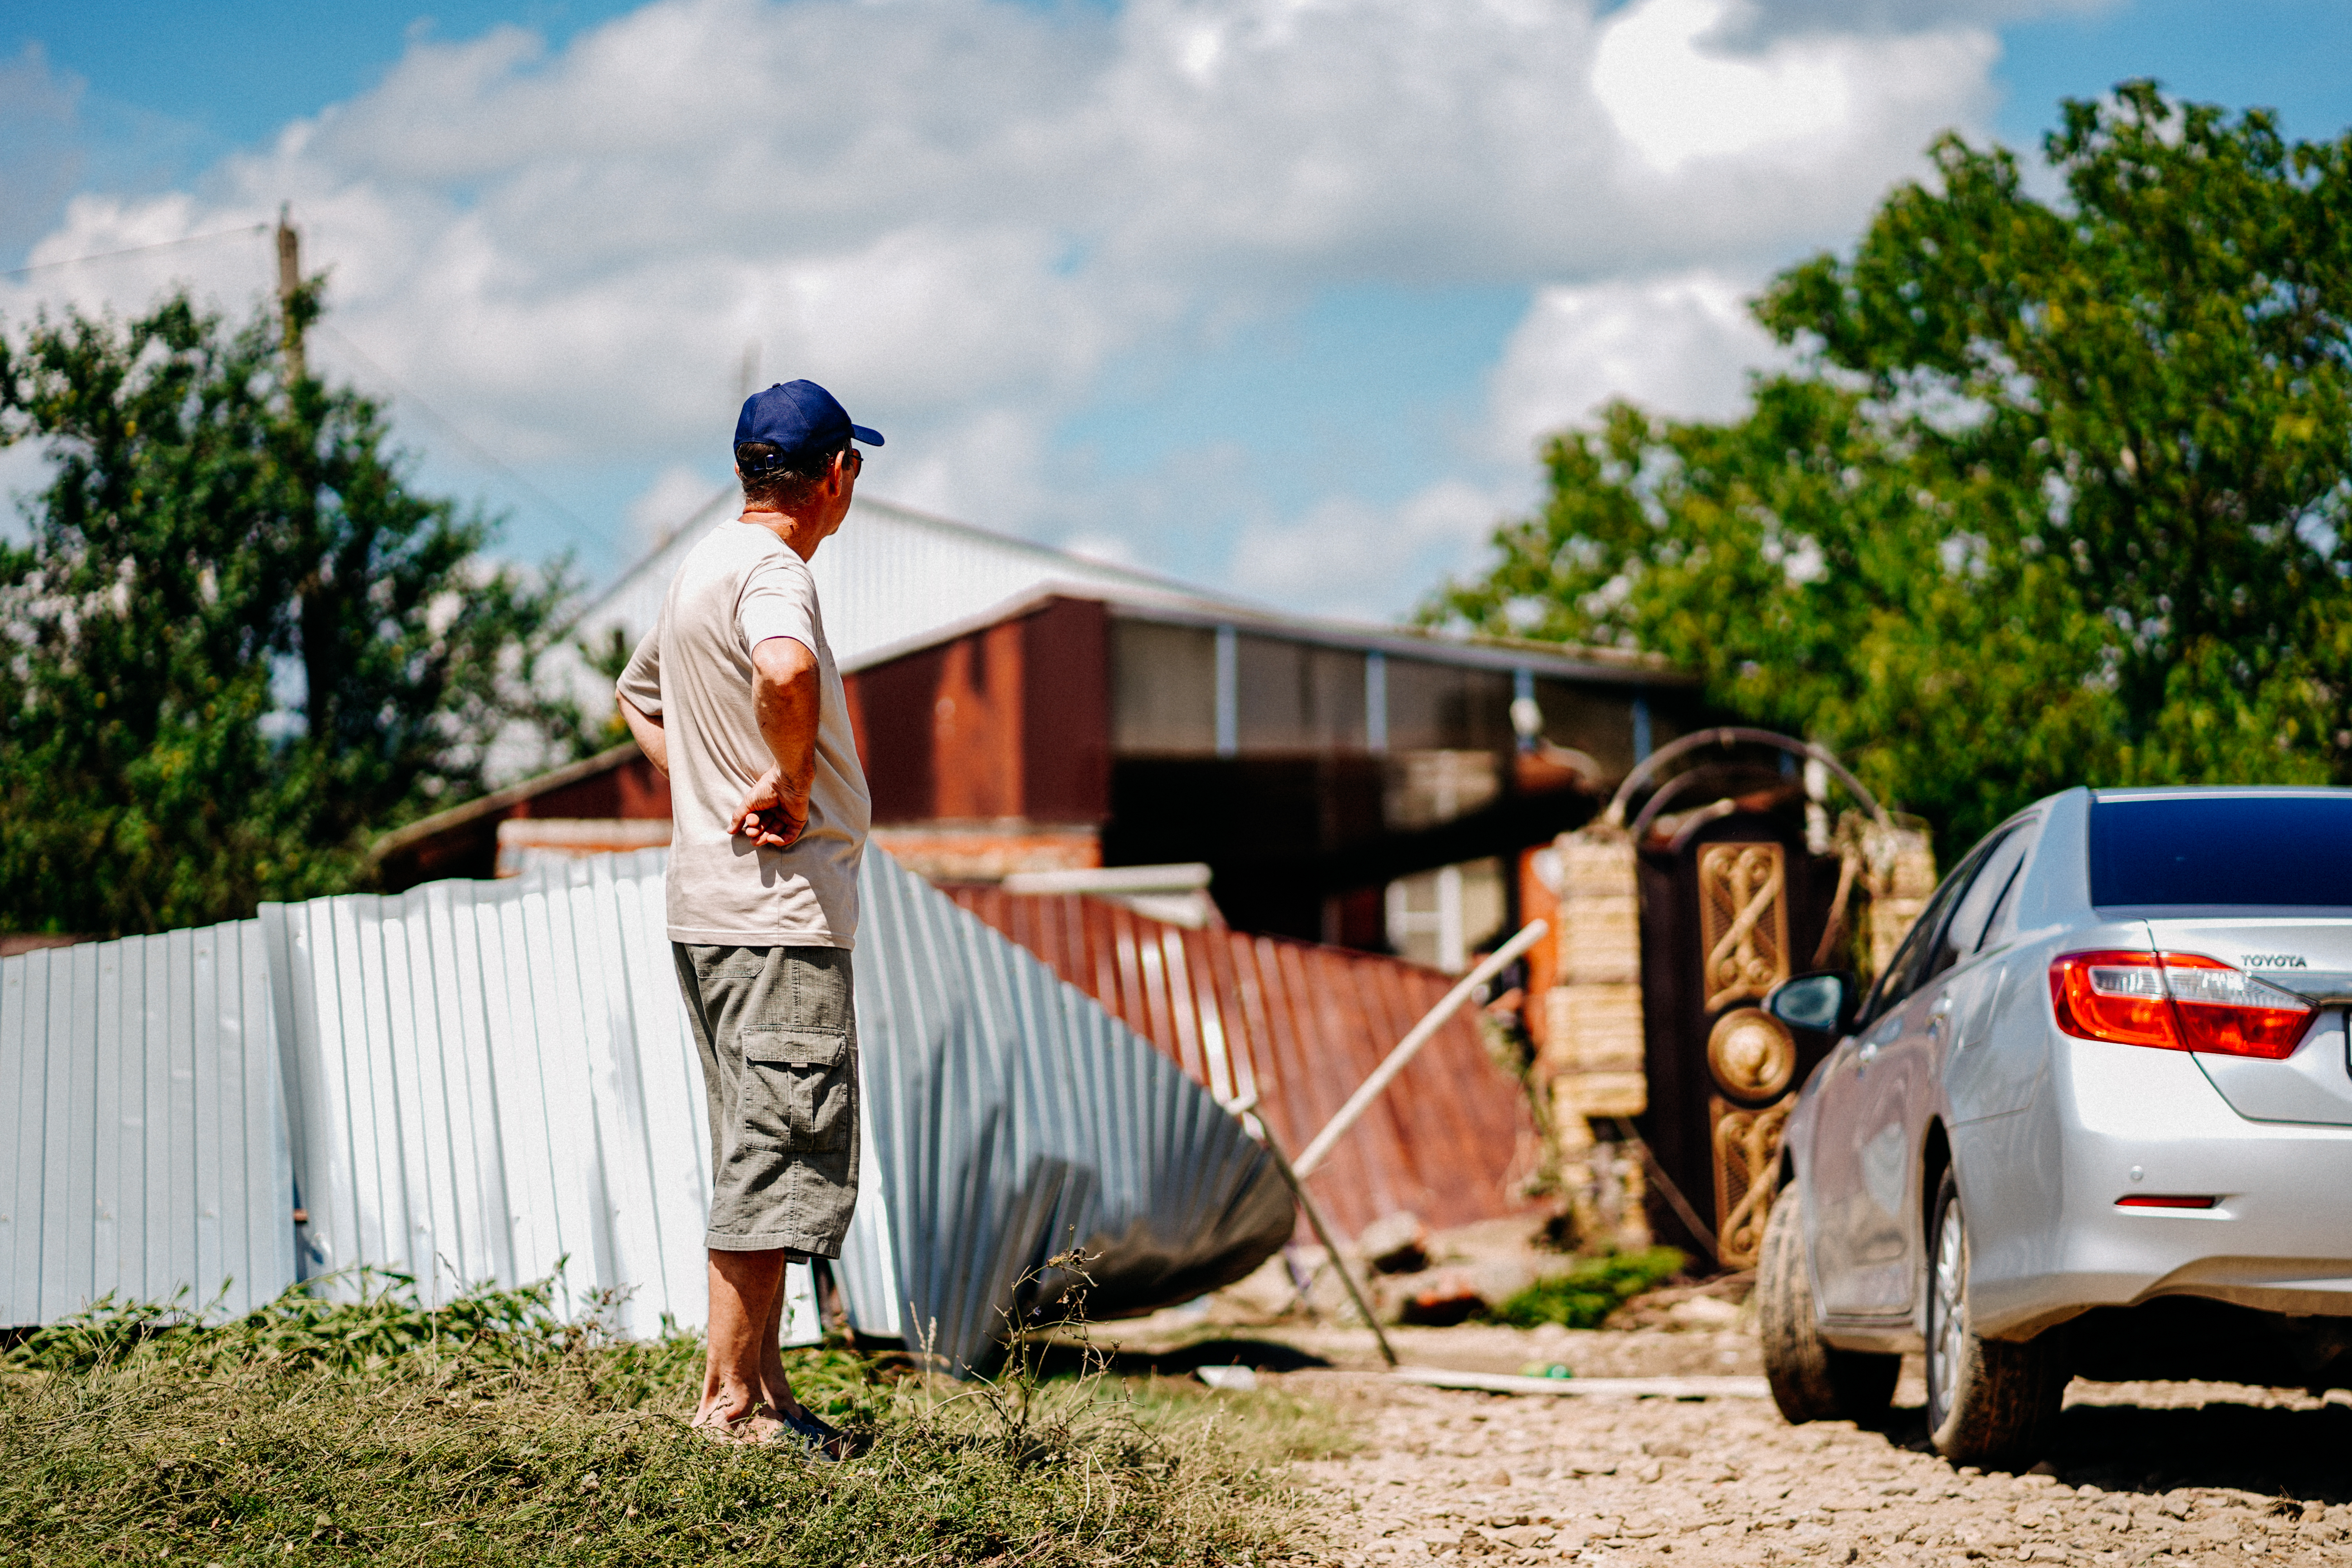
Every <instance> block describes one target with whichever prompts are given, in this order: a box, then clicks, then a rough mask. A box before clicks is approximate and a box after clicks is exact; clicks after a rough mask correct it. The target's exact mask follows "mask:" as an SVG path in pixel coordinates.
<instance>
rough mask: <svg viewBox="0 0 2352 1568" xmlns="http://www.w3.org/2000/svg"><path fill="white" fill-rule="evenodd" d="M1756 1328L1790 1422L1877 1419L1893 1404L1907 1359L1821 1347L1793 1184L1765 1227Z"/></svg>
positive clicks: (1776, 1398) (1777, 1400) (1767, 1373)
mask: <svg viewBox="0 0 2352 1568" xmlns="http://www.w3.org/2000/svg"><path fill="white" fill-rule="evenodd" d="M1756 1327H1757V1331H1758V1334H1759V1337H1760V1338H1761V1339H1762V1340H1763V1342H1764V1380H1765V1382H1767V1383H1768V1384H1770V1385H1771V1388H1772V1403H1773V1404H1775V1405H1779V1406H1780V1414H1781V1415H1785V1416H1787V1417H1788V1418H1789V1419H1790V1421H1798V1422H1802V1421H1858V1422H1868V1421H1874V1420H1876V1419H1877V1418H1878V1417H1879V1416H1881V1415H1885V1413H1886V1407H1887V1405H1889V1404H1890V1403H1892V1402H1893V1400H1894V1398H1895V1373H1897V1372H1898V1371H1900V1370H1901V1369H1902V1365H1903V1358H1902V1357H1901V1356H1892V1355H1871V1354H1868V1353H1866V1352H1861V1351H1842V1350H1839V1349H1838V1348H1836V1347H1835V1346H1834V1345H1831V1344H1827V1343H1824V1342H1822V1336H1821V1331H1820V1329H1819V1328H1818V1327H1817V1326H1816V1324H1815V1322H1814V1321H1813V1287H1812V1275H1811V1271H1810V1270H1809V1269H1807V1268H1806V1267H1805V1221H1804V1215H1803V1213H1802V1211H1801V1208H1800V1207H1799V1199H1798V1196H1797V1188H1796V1184H1794V1183H1791V1184H1789V1185H1788V1186H1786V1187H1783V1188H1781V1189H1780V1197H1779V1199H1778V1200H1777V1201H1775V1202H1774V1204H1773V1205H1772V1214H1771V1217H1770V1218H1769V1219H1767V1220H1766V1221H1765V1222H1764V1247H1763V1251H1762V1256H1761V1257H1759V1258H1758V1259H1757V1267H1756Z"/></svg>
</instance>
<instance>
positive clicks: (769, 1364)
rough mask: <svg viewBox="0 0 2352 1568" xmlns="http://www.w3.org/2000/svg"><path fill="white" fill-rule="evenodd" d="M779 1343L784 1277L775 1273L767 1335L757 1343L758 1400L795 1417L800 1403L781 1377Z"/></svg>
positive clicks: (781, 1348) (781, 1351)
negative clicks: (774, 1294)
mask: <svg viewBox="0 0 2352 1568" xmlns="http://www.w3.org/2000/svg"><path fill="white" fill-rule="evenodd" d="M787 1261H789V1255H787ZM783 1339H784V1276H783V1272H782V1270H779V1271H778V1272H777V1275H776V1299H775V1300H774V1301H773V1302H772V1303H770V1305H769V1307H768V1331H767V1333H766V1334H765V1335H764V1336H762V1337H761V1341H760V1397H761V1398H762V1399H764V1400H766V1401H767V1402H768V1403H769V1404H770V1405H772V1406H774V1407H775V1408H776V1409H777V1410H778V1411H780V1412H781V1413H782V1414H783V1415H799V1414H800V1413H801V1402H800V1401H799V1400H797V1399H795V1398H793V1385H792V1380H791V1379H789V1378H787V1377H786V1376H785V1375H784V1351H783Z"/></svg>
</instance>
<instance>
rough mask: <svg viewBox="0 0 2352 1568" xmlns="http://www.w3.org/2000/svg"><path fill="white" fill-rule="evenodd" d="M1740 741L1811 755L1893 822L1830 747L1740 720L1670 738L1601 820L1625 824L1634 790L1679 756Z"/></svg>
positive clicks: (1883, 822) (1882, 819) (1629, 779)
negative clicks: (1756, 726)
mask: <svg viewBox="0 0 2352 1568" xmlns="http://www.w3.org/2000/svg"><path fill="white" fill-rule="evenodd" d="M1738 742H1748V744H1750V745H1758V746H1778V747H1779V748H1780V750H1782V751H1784V752H1794V753H1795V754H1797V755H1798V756H1801V757H1811V759H1812V760H1813V761H1815V762H1817V763H1821V764H1822V766H1823V767H1825V768H1827V769H1829V771H1830V772H1831V773H1833V774H1835V775H1836V777H1837V781H1838V783H1840V784H1843V785H1845V787H1846V788H1847V789H1848V790H1850V791H1851V792H1853V798H1854V799H1856V800H1858V801H1860V802H1861V803H1862V804H1863V805H1864V808H1865V809H1867V810H1868V811H1869V813H1870V815H1871V816H1873V817H1874V818H1876V819H1877V821H1878V824H1879V826H1882V827H1884V826H1889V825H1890V824H1891V821H1892V819H1891V818H1889V817H1888V816H1887V815H1886V808H1885V806H1884V805H1880V804H1879V803H1878V797H1877V796H1876V795H1873V794H1871V793H1870V792H1869V791H1868V790H1866V789H1864V788H1863V787H1862V781H1861V780H1860V779H1858V778H1856V777H1854V776H1853V774H1852V773H1848V772H1846V768H1845V764H1844V763H1841V762H1839V761H1838V760H1837V758H1836V756H1835V755H1833V754H1832V752H1831V751H1830V750H1829V748H1828V747H1826V746H1822V745H1819V744H1816V743H1815V742H1811V741H1799V740H1793V739H1791V738H1790V737H1789V736H1787V735H1781V734H1776V733H1774V732H1773V731H1770V730H1751V729H1748V727H1746V726H1745V725H1739V724H1727V725H1723V726H1721V727H1719V728H1717V729H1713V730H1700V731H1695V732H1693V733H1691V734H1688V735H1685V736H1684V737H1683V738H1682V739H1681V740H1679V741H1670V742H1667V743H1666V744H1664V745H1663V746H1661V747H1659V748H1658V749H1657V750H1656V751H1654V752H1651V753H1650V754H1649V755H1648V756H1646V757H1644V758H1643V759H1642V761H1641V762H1640V763H1636V764H1635V765H1634V768H1633V772H1632V773H1627V774H1626V775H1625V782H1624V783H1623V784H1619V785H1618V786H1617V793H1616V794H1615V795H1612V796H1610V798H1609V806H1608V809H1607V810H1605V811H1603V812H1602V813H1601V821H1602V822H1604V823H1607V824H1608V825H1609V826H1612V827H1622V826H1625V807H1626V806H1627V805H1631V804H1632V802H1633V792H1634V791H1636V790H1638V789H1640V788H1641V787H1642V785H1643V784H1645V783H1647V782H1648V781H1649V779H1650V777H1651V775H1653V774H1654V773H1656V772H1657V771H1658V770H1659V769H1660V768H1662V767H1664V766H1665V765H1666V764H1667V763H1670V762H1673V761H1674V760H1675V758H1676V757H1679V756H1683V755H1685V754H1686V753H1688V752H1695V751H1697V750H1698V749H1699V748H1700V747H1702V746H1710V745H1712V746H1729V745H1733V744H1736V743H1738Z"/></svg>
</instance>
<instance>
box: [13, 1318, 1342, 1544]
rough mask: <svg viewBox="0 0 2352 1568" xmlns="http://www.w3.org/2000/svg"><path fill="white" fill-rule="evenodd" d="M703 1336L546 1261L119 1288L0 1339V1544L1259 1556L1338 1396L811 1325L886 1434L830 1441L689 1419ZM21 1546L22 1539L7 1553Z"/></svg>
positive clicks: (864, 1414)
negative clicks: (234, 1310) (202, 1294)
mask: <svg viewBox="0 0 2352 1568" xmlns="http://www.w3.org/2000/svg"><path fill="white" fill-rule="evenodd" d="M701 1359H702V1347H701V1343H700V1341H699V1340H698V1339H696V1338H693V1337H690V1336H685V1335H677V1334H673V1335H670V1336H667V1337H665V1338H664V1339H661V1340H659V1341H655V1342H629V1341H622V1340H617V1339H614V1338H613V1337H611V1336H609V1335H607V1334H605V1333H604V1332H603V1331H601V1329H600V1328H599V1327H598V1326H597V1325H596V1324H595V1323H594V1322H593V1321H592V1322H589V1323H585V1324H582V1323H572V1324H566V1323H563V1322H562V1321H558V1320H557V1319H556V1317H555V1316H554V1314H553V1313H552V1311H551V1310H550V1308H549V1295H548V1292H547V1291H546V1289H544V1288H541V1289H533V1290H521V1291H496V1290H483V1291H478V1292H476V1293H474V1294H472V1295H469V1296H467V1297H466V1298H464V1299H463V1300H459V1301H457V1302H453V1303H451V1304H449V1305H447V1306H445V1307H442V1308H439V1309H426V1308H424V1307H421V1306H419V1305H418V1304H417V1303H416V1301H415V1298H414V1296H413V1295H412V1294H410V1292H409V1291H408V1289H407V1288H406V1282H405V1281H403V1280H401V1279H398V1278H397V1277H379V1278H377V1279H372V1280H370V1281H367V1282H365V1283H364V1287H363V1289H362V1291H361V1294H360V1299H359V1300H356V1301H342V1302H336V1301H330V1300H322V1299H320V1298H319V1297H315V1296H310V1295H303V1294H296V1293H289V1296H288V1297H287V1298H285V1299H283V1300H280V1301H279V1302H278V1303H277V1304H275V1305H273V1306H272V1307H270V1308H268V1309H265V1310H262V1311H258V1312H256V1313H253V1314H252V1315H251V1316H249V1317H247V1318H244V1319H239V1320H236V1321H233V1322H228V1323H222V1324H212V1325H207V1324H205V1323H203V1322H201V1321H198V1320H197V1319H196V1318H195V1317H194V1315H193V1314H189V1313H186V1312H183V1311H176V1310H168V1309H158V1308H154V1307H135V1306H134V1307H117V1306H114V1305H112V1304H104V1305H102V1307H101V1308H100V1310H95V1311H93V1312H91V1313H89V1314H88V1315H86V1316H85V1317H84V1318H82V1319H80V1320H78V1321H75V1322H73V1323H68V1324H62V1325H58V1326H57V1327H54V1328H50V1329H47V1330H43V1331H39V1332H37V1333H36V1334H35V1335H34V1336H32V1337H31V1338H30V1339H27V1340H26V1341H25V1342H22V1343H20V1344H18V1345H17V1346H16V1347H15V1348H14V1349H13V1350H12V1351H10V1352H8V1353H7V1355H6V1356H5V1358H0V1542H7V1543H9V1547H10V1549H11V1550H12V1551H23V1552H27V1553H29V1555H30V1560H31V1561H34V1562H37V1563H56V1564H81V1563H92V1564H95V1563H132V1562H142V1563H152V1562H160V1561H164V1560H167V1559H168V1561H169V1562H171V1563H175V1564H176V1563H181V1562H183V1561H184V1562H186V1563H191V1564H196V1565H204V1564H211V1563H218V1564H221V1565H222V1568H230V1565H233V1564H237V1563H254V1564H259V1563H269V1564H274V1565H292V1564H311V1563H360V1562H366V1563H436V1564H439V1563H451V1564H455V1563H466V1564H476V1563H481V1564H492V1563H582V1564H586V1563H628V1564H630V1565H631V1568H650V1565H653V1564H663V1563H695V1564H707V1563H717V1562H720V1561H725V1562H728V1563H795V1564H798V1563H806V1564H843V1565H850V1564H870V1565H876V1568H878V1565H880V1564H885V1563H891V1564H896V1563H940V1564H945V1563H997V1564H1003V1565H1005V1568H1012V1565H1013V1564H1032V1563H1034V1564H1073V1565H1075V1564H1080V1563H1084V1564H1089V1565H1093V1564H1114V1563H1265V1562H1266V1561H1268V1560H1270V1559H1273V1558H1279V1557H1281V1556H1283V1555H1286V1553H1287V1552H1290V1551H1291V1550H1292V1549H1293V1548H1292V1546H1291V1545H1289V1544H1286V1542H1296V1541H1297V1540H1298V1539H1300V1531H1301V1527H1302V1524H1303V1521H1304V1520H1305V1510H1304V1509H1303V1507H1302V1505H1301V1500H1300V1499H1299V1497H1298V1496H1297V1492H1296V1490H1295V1489H1294V1487H1293V1485H1292V1483H1291V1482H1290V1481H1289V1480H1287V1479H1286V1467H1287V1465H1288V1463H1289V1461H1290V1460H1291V1459H1293V1458H1300V1457H1305V1456H1307V1455H1309V1454H1314V1453H1319V1452H1327V1451H1329V1450H1330V1448H1331V1447H1332V1446H1333V1443H1334V1441H1335V1437H1334V1431H1333V1428H1332V1426H1331V1422H1330V1418H1329V1417H1328V1415H1326V1414H1325V1413H1323V1412H1322V1411H1321V1410H1319V1409H1318V1407H1315V1406H1311V1405H1307V1404H1305V1403H1303V1402H1300V1401H1297V1400H1294V1399H1290V1398H1287V1397H1286V1396H1284V1395H1282V1394H1270V1393H1269V1394H1257V1395H1245V1396H1236V1395H1232V1394H1214V1395H1212V1394H1207V1393H1206V1392H1205V1391H1195V1390H1192V1389H1191V1388H1190V1387H1189V1385H1180V1384H1170V1383H1166V1382H1162V1381H1157V1380H1153V1381H1149V1382H1143V1383H1135V1382H1122V1381H1120V1380H1117V1379H1113V1378H1109V1377H1107V1376H1104V1375H1102V1374H1101V1373H1100V1372H1099V1370H1097V1371H1095V1372H1093V1373H1089V1374H1087V1375H1082V1376H1077V1377H1064V1378H1055V1379H1041V1378H1039V1377H1037V1376H1035V1375H1034V1373H1032V1372H1031V1371H1029V1370H1026V1369H1025V1368H1024V1358H1022V1357H1018V1356H1016V1357H1015V1358H1014V1361H1013V1364H1012V1365H1011V1367H1010V1368H1009V1369H1008V1371H1007V1372H1006V1373H1004V1374H1003V1375H1001V1376H1000V1377H998V1378H997V1379H995V1380H993V1381H992V1382H986V1383H980V1384H945V1383H942V1382H940V1381H938V1380H934V1379H930V1378H928V1377H923V1376H917V1375H904V1376H899V1377H897V1378H892V1377H889V1376H887V1375H885V1373H883V1371H882V1370H881V1369H879V1368H877V1365H876V1364H875V1363H869V1362H866V1361H863V1360H860V1359H858V1358H856V1357H853V1356H851V1355H849V1354H847V1353H845V1352H840V1351H811V1352H792V1353H791V1354H790V1355H789V1356H788V1360H789V1361H790V1362H791V1364H792V1371H793V1384H794V1387H795V1390H796V1391H797V1392H798V1393H799V1394H800V1395H801V1397H802V1398H803V1401H804V1402H806V1403H807V1404H808V1405H810V1406H811V1407H812V1408H814V1409H816V1410H818V1411H820V1412H821V1413H823V1414H824V1415H826V1416H827V1417H828V1418H829V1419H831V1420H833V1421H834V1422H835V1423H836V1424H837V1425H840V1426H843V1427H845V1429H847V1430H849V1431H850V1432H852V1433H853V1434H854V1435H856V1436H857V1437H858V1438H859V1439H860V1440H861V1441H863V1442H864V1443H866V1445H868V1447H867V1448H866V1452H865V1453H864V1454H863V1455H862V1456H861V1457H860V1458H856V1459H853V1460H851V1461H849V1462H848V1463H845V1464H843V1465H839V1466H821V1465H819V1464H816V1463H814V1462H813V1461H811V1460H809V1459H807V1458H803V1457H802V1456H800V1455H797V1454H794V1453H793V1452H790V1451H787V1450H784V1449H782V1448H755V1447H738V1446H731V1445H720V1444H715V1443H712V1442H710V1441H709V1440H708V1439H706V1438H704V1437H702V1436H698V1434H695V1433H693V1432H691V1431H690V1430H689V1429H688V1427H687V1426H686V1420H687V1417H688V1415H689V1414H690V1413H691V1409H692V1396H693V1394H694V1393H695V1392H696V1391H697V1390H698V1388H699V1384H700V1371H701ZM0 1555H5V1553H0Z"/></svg>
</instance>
